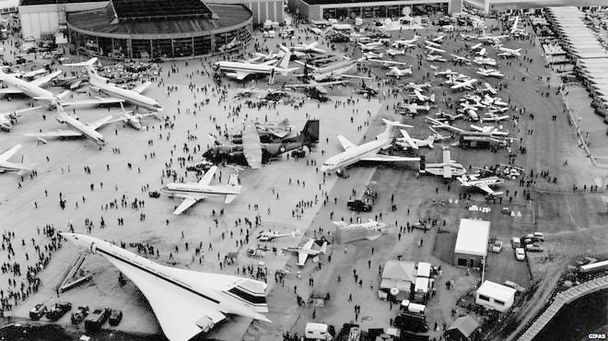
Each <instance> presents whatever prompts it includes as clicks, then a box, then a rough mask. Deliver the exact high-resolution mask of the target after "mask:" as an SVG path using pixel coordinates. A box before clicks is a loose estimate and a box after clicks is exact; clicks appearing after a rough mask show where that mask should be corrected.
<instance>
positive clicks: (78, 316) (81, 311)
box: [71, 306, 89, 324]
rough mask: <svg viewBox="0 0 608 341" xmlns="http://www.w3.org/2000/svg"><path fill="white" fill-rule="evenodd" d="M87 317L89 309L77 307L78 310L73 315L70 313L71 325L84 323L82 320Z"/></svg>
mask: <svg viewBox="0 0 608 341" xmlns="http://www.w3.org/2000/svg"><path fill="white" fill-rule="evenodd" d="M88 315H89V307H88V306H79V307H78V310H77V311H76V312H75V313H72V317H71V320H72V324H79V323H80V322H82V321H84V319H85V318H86V317H87V316H88Z"/></svg>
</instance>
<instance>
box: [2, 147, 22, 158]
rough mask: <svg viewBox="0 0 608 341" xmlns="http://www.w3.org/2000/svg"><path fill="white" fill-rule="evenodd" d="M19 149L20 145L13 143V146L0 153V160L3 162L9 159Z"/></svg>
mask: <svg viewBox="0 0 608 341" xmlns="http://www.w3.org/2000/svg"><path fill="white" fill-rule="evenodd" d="M19 149H21V145H20V144H18V145H15V146H14V147H13V148H11V149H9V150H7V151H5V152H4V153H2V154H0V161H2V162H4V161H7V160H8V159H10V158H11V157H12V156H13V155H15V153H17V152H18V151H19Z"/></svg>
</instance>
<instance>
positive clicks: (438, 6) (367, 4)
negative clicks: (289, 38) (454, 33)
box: [287, 0, 462, 20]
mask: <svg viewBox="0 0 608 341" xmlns="http://www.w3.org/2000/svg"><path fill="white" fill-rule="evenodd" d="M287 6H288V7H289V9H290V10H291V12H292V13H295V14H296V15H298V16H301V17H303V18H305V19H307V20H322V19H346V18H351V19H354V18H357V17H358V18H363V19H367V18H386V17H400V16H402V15H403V8H404V7H409V8H410V9H411V14H410V15H412V16H418V15H428V14H435V13H438V12H442V13H444V14H452V13H459V12H461V11H462V0H379V1H374V0H288V3H287Z"/></svg>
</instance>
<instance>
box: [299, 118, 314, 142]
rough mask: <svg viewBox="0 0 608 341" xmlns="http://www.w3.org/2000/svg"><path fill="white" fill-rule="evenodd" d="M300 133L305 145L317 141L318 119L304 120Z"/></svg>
mask: <svg viewBox="0 0 608 341" xmlns="http://www.w3.org/2000/svg"><path fill="white" fill-rule="evenodd" d="M300 134H301V136H302V139H303V143H304V144H305V145H310V144H314V143H317V142H319V120H308V121H306V124H305V125H304V128H303V129H302V131H301V132H300Z"/></svg>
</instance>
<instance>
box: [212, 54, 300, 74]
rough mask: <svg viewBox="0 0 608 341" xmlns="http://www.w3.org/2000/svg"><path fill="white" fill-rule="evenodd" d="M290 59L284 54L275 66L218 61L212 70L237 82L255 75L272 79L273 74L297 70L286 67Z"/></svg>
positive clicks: (268, 63)
mask: <svg viewBox="0 0 608 341" xmlns="http://www.w3.org/2000/svg"><path fill="white" fill-rule="evenodd" d="M290 58H291V53H290V52H286V53H285V54H284V55H283V58H282V59H281V60H279V61H278V62H277V63H276V64H272V63H270V62H266V63H261V64H253V63H246V62H230V61H219V62H215V64H214V68H215V69H216V70H217V71H220V72H223V73H225V74H226V76H228V77H230V78H234V79H237V80H239V81H240V80H243V79H245V77H247V76H249V75H255V74H265V75H270V76H271V78H272V77H273V76H274V74H275V72H278V73H280V74H282V75H287V74H288V73H290V72H293V71H295V70H298V68H289V67H288V66H289V60H290Z"/></svg>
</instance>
